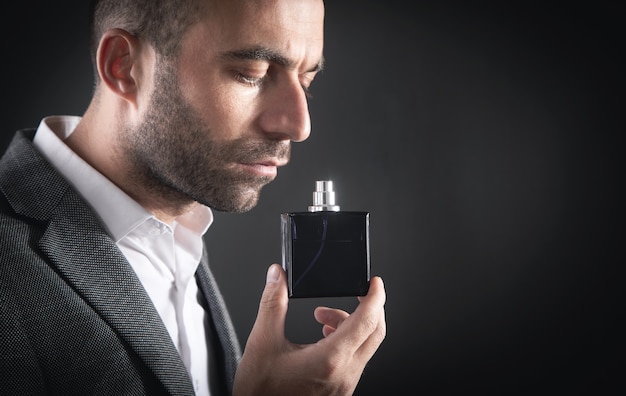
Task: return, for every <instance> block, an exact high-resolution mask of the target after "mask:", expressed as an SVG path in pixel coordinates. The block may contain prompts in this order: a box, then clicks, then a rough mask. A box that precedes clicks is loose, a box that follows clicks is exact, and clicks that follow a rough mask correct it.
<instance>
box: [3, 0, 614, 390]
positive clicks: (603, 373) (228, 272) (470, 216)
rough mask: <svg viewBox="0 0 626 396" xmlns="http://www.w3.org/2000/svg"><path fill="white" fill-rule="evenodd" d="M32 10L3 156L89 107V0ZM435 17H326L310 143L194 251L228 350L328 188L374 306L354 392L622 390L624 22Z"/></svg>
mask: <svg viewBox="0 0 626 396" xmlns="http://www.w3.org/2000/svg"><path fill="white" fill-rule="evenodd" d="M42 3H43V4H44V5H41V6H37V7H35V6H33V4H32V3H30V2H21V3H16V4H15V10H14V12H13V13H12V14H11V15H12V16H11V18H12V19H13V18H14V20H13V22H15V24H17V26H15V25H12V27H10V26H7V25H6V24H5V25H4V26H3V27H2V31H3V33H4V34H3V37H4V43H3V48H4V49H5V52H4V54H3V64H4V67H3V70H4V95H3V96H4V106H3V110H2V119H3V124H4V127H3V130H2V132H1V134H0V144H1V148H2V149H4V147H5V146H6V145H7V144H8V142H9V140H10V138H11V136H12V134H13V132H14V131H15V130H16V129H18V128H21V127H35V126H36V125H37V124H38V122H39V120H40V118H41V117H43V116H45V115H49V114H81V113H82V111H83V110H84V109H85V107H86V105H87V103H88V99H89V97H90V94H91V85H92V78H91V68H90V67H91V66H90V63H89V58H88V50H87V38H86V36H85V32H86V30H85V29H86V23H85V21H84V18H83V16H84V15H85V13H86V8H87V2H86V1H85V2H74V3H76V4H79V5H73V4H71V3H72V2H70V1H58V2H42ZM432 3H434V2H425V3H414V2H410V1H406V2H404V1H386V2H383V1H347V0H343V1H340V0H333V1H328V2H327V18H326V20H327V26H326V47H325V48H326V50H325V53H326V58H327V69H326V70H325V71H324V72H323V73H322V74H321V75H320V76H319V77H318V79H317V80H316V82H315V84H314V86H313V88H312V91H313V95H314V97H313V99H312V100H311V102H310V107H311V115H312V125H313V133H312V135H311V137H310V138H309V140H308V141H307V142H305V143H301V144H296V145H295V146H294V153H293V154H294V155H293V159H292V162H291V164H290V165H289V166H288V167H286V168H283V170H282V171H281V172H280V174H279V176H278V178H277V179H276V181H275V182H274V183H272V184H271V185H269V186H268V187H266V188H265V190H264V193H263V195H262V199H261V202H260V204H259V205H258V206H257V207H256V208H255V209H254V210H252V211H251V212H249V213H247V214H242V215H233V214H222V213H217V214H216V222H215V224H214V226H213V227H212V228H211V229H210V231H209V234H208V239H207V240H208V244H209V248H210V255H211V261H212V267H213V268H214V271H215V273H216V276H217V277H218V278H219V281H220V284H221V285H222V290H223V292H224V294H225V297H226V300H227V303H228V305H229V307H230V310H231V312H232V316H233V319H234V321H235V324H236V327H237V331H238V334H239V335H240V338H241V340H242V342H245V339H246V337H247V334H248V332H249V330H250V328H251V327H252V324H253V322H254V319H255V315H256V309H257V304H258V300H259V297H260V294H261V291H262V289H263V284H264V278H265V271H266V269H267V266H268V265H269V264H270V263H272V262H280V259H281V257H280V220H279V218H280V213H281V212H284V211H297V210H304V209H305V208H306V206H307V205H308V204H309V203H310V200H311V191H312V189H313V184H314V181H315V180H318V179H331V180H333V181H334V182H335V185H336V191H337V197H338V200H339V204H340V205H341V206H342V209H345V210H365V211H369V212H370V216H371V250H372V269H373V273H375V274H379V275H382V276H383V278H384V280H385V284H386V287H387V293H388V300H387V311H386V312H387V323H388V335H387V339H386V340H385V342H384V343H383V344H382V346H381V348H380V350H379V351H378V353H377V354H376V355H375V357H374V358H373V359H372V361H371V362H370V364H369V365H368V367H367V368H366V370H365V374H364V377H363V379H362V381H361V383H360V386H359V388H358V389H357V392H356V394H357V395H382V394H384V395H396V394H416V395H450V394H458V393H460V392H468V391H474V392H476V393H477V394H483V395H485V394H497V395H502V394H506V395H517V394H520V395H525V394H533V395H535V394H544V393H550V394H552V393H558V394H612V393H609V392H608V391H607V389H608V387H609V385H613V386H617V387H618V388H619V389H621V390H622V391H623V388H624V385H623V384H624V374H623V366H624V358H623V356H624V355H623V341H622V339H621V338H618V329H617V319H618V317H623V314H624V309H623V302H622V298H623V294H624V293H623V289H622V283H623V278H621V277H620V276H621V273H618V265H619V266H622V265H623V262H624V253H623V251H624V244H623V232H622V230H623V221H624V216H623V214H624V211H623V202H624V200H623V196H622V195H618V194H620V190H619V188H621V187H622V185H623V177H622V176H621V174H622V172H621V169H619V168H618V158H617V157H618V152H619V153H621V152H622V151H623V145H622V144H623V138H622V136H623V134H624V126H625V125H624V101H623V95H624V93H623V92H624V64H623V62H622V61H621V60H619V56H618V55H619V54H620V53H623V51H624V48H623V40H622V38H621V37H618V34H619V35H621V34H622V33H623V14H619V13H618V12H617V10H616V9H612V8H611V7H609V6H608V5H606V4H603V3H602V2H596V3H594V5H593V6H590V5H588V4H587V5H584V6H583V5H581V6H572V5H567V6H563V7H561V6H557V5H554V4H552V5H545V4H541V5H532V4H530V3H526V2H524V3H517V4H515V5H510V4H509V5H507V6H502V5H499V6H493V5H491V4H488V3H486V2H478V3H476V2H471V3H472V4H471V5H469V3H470V2H467V3H468V4H467V5H465V4H463V2H460V1H456V2H453V1H441V2H437V5H436V6H435V5H432ZM618 175H619V176H620V177H619V178H618ZM619 263H622V264H619ZM317 304H331V305H336V306H341V307H345V308H347V309H353V308H354V306H355V299H353V298H345V299H324V300H294V301H292V302H291V304H290V311H289V317H288V327H287V334H288V336H289V337H290V338H291V339H292V340H294V341H297V342H312V341H314V340H315V339H317V338H318V337H320V334H321V331H320V328H319V326H318V325H317V324H316V323H315V321H314V319H313V317H312V309H313V307H314V306H315V305H317ZM405 390H407V391H405ZM408 390H410V391H408ZM615 394H617V393H615Z"/></svg>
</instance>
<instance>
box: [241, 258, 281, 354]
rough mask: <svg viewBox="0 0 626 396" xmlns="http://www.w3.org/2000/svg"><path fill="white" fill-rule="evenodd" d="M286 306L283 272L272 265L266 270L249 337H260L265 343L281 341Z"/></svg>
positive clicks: (277, 266)
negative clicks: (272, 340)
mask: <svg viewBox="0 0 626 396" xmlns="http://www.w3.org/2000/svg"><path fill="white" fill-rule="evenodd" d="M288 305H289V297H288V295H287V282H286V277H285V271H284V270H283V268H282V267H281V266H280V265H278V264H272V265H271V266H270V267H269V268H268V270H267V277H266V281H265V289H264V290H263V295H262V296H261V302H260V303H259V312H258V314H257V318H256V321H255V322H254V326H253V328H252V332H251V334H250V336H251V337H254V338H256V337H260V339H262V340H263V341H265V342H267V341H270V340H271V339H274V340H275V339H277V338H279V339H281V340H282V339H283V337H284V335H285V318H286V316H287V307H288Z"/></svg>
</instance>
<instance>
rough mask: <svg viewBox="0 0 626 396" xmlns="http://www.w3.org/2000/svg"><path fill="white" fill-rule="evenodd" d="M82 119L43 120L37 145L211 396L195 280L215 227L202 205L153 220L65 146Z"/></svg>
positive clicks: (198, 391)
mask: <svg viewBox="0 0 626 396" xmlns="http://www.w3.org/2000/svg"><path fill="white" fill-rule="evenodd" d="M79 121H80V117H76V116H50V117H46V118H44V119H43V120H42V121H41V123H40V125H39V127H38V129H37V132H36V134H35V139H34V145H35V147H37V149H38V150H39V151H40V152H41V153H42V154H43V155H44V156H45V157H46V158H47V159H48V160H49V161H50V162H51V163H52V165H53V166H54V167H55V168H56V169H57V170H58V171H59V172H60V173H61V174H62V175H63V176H65V178H66V179H67V180H68V181H69V182H70V184H71V185H72V186H73V187H74V188H75V189H76V190H77V191H78V192H79V193H80V194H81V195H82V197H83V198H84V199H85V200H86V201H87V202H88V203H89V204H90V205H91V207H92V208H93V209H94V211H95V212H96V213H97V215H98V216H99V217H100V219H101V220H102V223H103V224H104V226H105V228H106V230H107V231H108V232H109V234H110V235H111V237H112V238H113V239H114V240H115V242H116V244H117V246H118V247H119V248H120V250H121V251H122V253H123V254H124V256H126V258H127V259H128V262H129V263H130V265H131V266H132V267H133V269H134V271H135V272H136V273H137V276H138V277H139V280H140V281H141V283H142V284H143V286H144V288H145V289H146V291H147V292H148V295H149V296H150V298H151V299H152V301H153V303H154V305H155V307H156V309H157V311H158V312H159V315H160V316H161V319H162V320H163V323H164V324H165V327H166V328H167V330H168V332H169V334H170V336H171V338H172V341H173V342H174V345H176V348H177V349H178V352H179V353H180V356H181V358H182V360H183V363H184V364H185V366H186V367H187V370H188V372H189V374H190V376H191V379H192V381H193V385H194V389H195V391H196V394H198V395H209V394H210V392H209V379H208V376H209V374H208V373H209V367H208V365H209V358H208V349H207V348H208V345H207V341H206V336H205V328H204V320H205V315H206V313H205V311H204V309H203V308H202V307H201V306H200V304H199V302H198V293H199V291H198V286H197V284H196V281H195V277H194V274H195V272H196V269H197V267H198V264H199V262H200V258H201V255H202V250H203V242H202V235H203V234H204V233H205V232H206V231H207V230H208V228H209V226H210V225H211V223H212V222H213V214H212V212H211V210H210V209H209V208H208V207H206V206H202V205H199V204H198V205H196V206H195V207H194V209H193V210H192V211H190V212H187V213H185V214H183V215H181V216H179V217H177V218H176V219H175V221H174V222H173V223H172V224H166V223H163V222H161V221H160V220H158V219H157V218H155V217H154V216H153V215H152V214H151V213H150V212H148V211H147V210H146V209H144V208H143V207H142V206H141V205H139V204H138V203H137V202H136V201H134V200H133V199H132V198H130V197H129V196H128V195H127V194H126V193H124V192H123V191H122V190H121V189H119V188H118V187H117V186H116V185H115V184H113V183H112V182H111V181H110V180H109V179H107V178H106V177H105V176H104V175H102V174H101V173H99V172H98V171H97V170H95V169H94V168H93V167H91V166H90V165H89V164H87V163H86V162H85V161H84V160H83V159H81V158H80V157H79V156H78V155H77V154H76V153H74V151H72V150H71V149H70V148H69V147H68V146H67V145H66V144H65V143H63V140H65V139H66V138H67V137H68V136H70V134H71V133H72V132H73V131H74V129H75V128H76V125H77V124H78V122H79Z"/></svg>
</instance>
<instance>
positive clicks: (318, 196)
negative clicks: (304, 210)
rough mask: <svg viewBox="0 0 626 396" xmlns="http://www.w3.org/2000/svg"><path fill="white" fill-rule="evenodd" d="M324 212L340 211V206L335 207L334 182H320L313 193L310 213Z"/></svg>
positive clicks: (317, 182)
mask: <svg viewBox="0 0 626 396" xmlns="http://www.w3.org/2000/svg"><path fill="white" fill-rule="evenodd" d="M322 211H331V212H338V211H339V205H335V191H333V182H332V181H330V180H318V181H316V182H315V191H313V205H311V206H309V212H322Z"/></svg>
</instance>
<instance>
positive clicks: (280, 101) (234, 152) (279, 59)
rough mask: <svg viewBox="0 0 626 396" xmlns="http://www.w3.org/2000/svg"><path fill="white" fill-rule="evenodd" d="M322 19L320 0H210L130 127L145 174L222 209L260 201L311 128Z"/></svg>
mask: <svg viewBox="0 0 626 396" xmlns="http://www.w3.org/2000/svg"><path fill="white" fill-rule="evenodd" d="M323 18H324V10H323V4H322V1H321V0H297V1H293V0H269V1H258V2H257V1H246V0H242V1H233V0H228V1H218V2H215V4H214V5H211V7H210V10H209V15H208V18H206V19H204V20H203V21H202V22H200V23H198V24H196V25H194V26H192V27H191V29H190V31H189V32H188V34H187V35H186V37H185V38H184V40H183V43H182V50H181V56H180V58H179V59H177V60H176V62H177V63H175V64H170V63H168V62H163V61H157V66H156V72H155V76H154V89H153V92H152V94H151V98H150V104H149V106H148V108H147V109H146V111H145V113H144V117H143V122H142V123H141V124H140V125H137V126H136V127H135V128H132V130H129V131H127V132H128V133H126V134H125V136H126V137H127V138H126V140H125V142H124V143H123V145H124V146H125V148H126V149H127V150H129V152H130V153H131V157H132V159H133V160H134V164H135V165H137V169H138V170H139V173H141V174H142V179H144V182H145V181H146V180H145V176H146V175H148V176H149V180H151V181H150V183H153V186H152V187H154V188H153V191H161V192H163V190H164V189H163V188H162V187H163V186H166V187H168V188H167V189H165V190H174V191H176V193H182V194H183V195H184V196H187V197H188V198H191V199H192V200H195V201H198V202H201V203H203V204H205V205H207V206H210V207H213V208H215V209H217V210H222V211H230V212H242V211H246V210H249V209H251V208H252V207H254V205H256V203H257V201H258V197H259V193H260V190H261V188H262V187H263V186H264V185H265V184H267V183H269V182H270V181H272V180H273V179H274V178H275V177H276V168H277V167H278V166H282V165H284V164H286V163H287V161H288V159H289V153H290V144H291V141H295V142H298V141H303V140H305V139H306V138H307V137H308V135H309V133H310V119H309V111H308V104H307V92H306V91H307V88H308V86H309V85H310V84H311V82H312V80H313V78H314V76H315V74H316V72H317V71H318V70H319V69H320V68H321V63H322V47H323ZM148 187H150V186H148Z"/></svg>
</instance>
